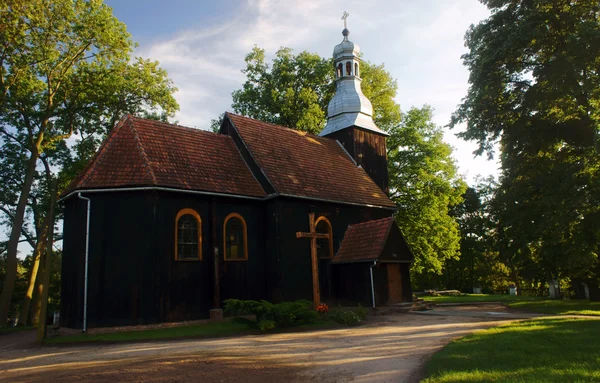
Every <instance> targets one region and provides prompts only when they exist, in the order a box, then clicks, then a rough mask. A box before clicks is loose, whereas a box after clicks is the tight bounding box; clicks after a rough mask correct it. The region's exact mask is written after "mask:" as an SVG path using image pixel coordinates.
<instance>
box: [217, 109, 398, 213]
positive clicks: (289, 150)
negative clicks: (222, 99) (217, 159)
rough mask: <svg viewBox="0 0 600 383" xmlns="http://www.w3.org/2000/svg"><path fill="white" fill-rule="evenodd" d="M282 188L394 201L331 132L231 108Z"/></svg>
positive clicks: (332, 197)
mask: <svg viewBox="0 0 600 383" xmlns="http://www.w3.org/2000/svg"><path fill="white" fill-rule="evenodd" d="M226 115H227V117H228V118H229V120H230V121H231V122H232V123H233V125H234V126H235V128H236V129H237V131H238V132H239V133H240V136H241V138H242V140H243V141H244V142H245V144H246V146H247V147H248V149H249V151H250V152H251V153H252V156H253V157H254V159H255V160H256V162H257V163H258V166H259V167H260V168H261V169H262V170H263V171H264V173H265V175H266V177H267V178H268V180H269V181H270V182H271V184H272V185H273V186H274V187H275V189H276V190H277V192H278V193H281V194H286V195H293V196H300V197H308V198H318V199H324V200H330V201H341V202H350V203H356V204H361V205H365V204H367V205H375V206H385V207H394V206H395V205H394V203H393V202H392V201H391V200H390V199H389V198H388V197H387V195H386V194H385V193H384V192H383V191H382V190H381V189H380V188H379V187H378V186H377V185H376V184H375V182H373V180H372V179H371V178H370V177H369V175H368V174H367V173H366V172H365V171H364V170H363V169H362V168H359V167H357V166H356V164H355V163H354V162H353V161H352V159H351V158H350V156H349V155H348V154H347V153H346V151H345V150H344V149H343V148H342V146H341V145H340V144H339V143H338V142H337V141H334V140H331V139H329V138H324V137H319V136H316V135H313V134H309V133H306V132H302V131H298V130H293V129H289V128H285V127H282V126H278V125H273V124H268V123H265V122H262V121H257V120H254V119H251V118H247V117H242V116H238V115H235V114H232V113H227V114H226Z"/></svg>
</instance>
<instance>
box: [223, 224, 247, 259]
mask: <svg viewBox="0 0 600 383" xmlns="http://www.w3.org/2000/svg"><path fill="white" fill-rule="evenodd" d="M223 251H224V252H225V254H224V255H225V260H226V261H246V260H248V232H247V229H246V221H245V220H244V218H242V216H241V215H239V214H237V213H231V214H229V215H228V216H227V217H226V218H225V222H224V223H223Z"/></svg>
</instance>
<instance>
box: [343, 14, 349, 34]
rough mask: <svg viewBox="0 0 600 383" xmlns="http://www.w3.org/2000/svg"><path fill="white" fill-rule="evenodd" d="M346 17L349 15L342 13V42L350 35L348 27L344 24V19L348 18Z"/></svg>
mask: <svg viewBox="0 0 600 383" xmlns="http://www.w3.org/2000/svg"><path fill="white" fill-rule="evenodd" d="M348 16H350V14H349V13H348V12H346V11H344V14H343V15H342V20H344V30H343V31H342V35H343V36H344V41H347V40H348V35H349V34H350V31H349V30H348V26H347V24H346V19H347V18H348Z"/></svg>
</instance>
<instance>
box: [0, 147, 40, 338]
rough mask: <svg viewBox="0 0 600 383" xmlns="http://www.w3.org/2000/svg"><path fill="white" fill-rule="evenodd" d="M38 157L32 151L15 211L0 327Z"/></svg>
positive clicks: (0, 305)
mask: <svg viewBox="0 0 600 383" xmlns="http://www.w3.org/2000/svg"><path fill="white" fill-rule="evenodd" d="M37 159H38V152H37V150H36V151H32V152H31V157H29V162H28V164H27V173H25V181H24V182H23V187H22V188H21V195H20V196H19V202H18V204H17V211H16V212H15V219H14V220H13V222H12V228H11V231H10V237H9V240H8V249H7V254H6V276H5V277H4V287H3V288H2V297H1V298H0V327H5V326H6V318H7V317H8V311H9V309H10V303H11V301H12V294H13V288H14V287H15V280H16V278H17V247H18V246H19V238H20V237H21V229H22V228H23V218H24V215H25V207H26V206H27V199H28V198H29V192H30V191H31V184H32V183H33V175H34V173H35V165H36V163H37Z"/></svg>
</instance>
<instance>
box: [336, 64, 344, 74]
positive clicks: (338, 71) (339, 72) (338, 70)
mask: <svg viewBox="0 0 600 383" xmlns="http://www.w3.org/2000/svg"><path fill="white" fill-rule="evenodd" d="M342 71H343V69H342V63H340V64H339V65H338V67H337V76H338V77H342Z"/></svg>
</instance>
